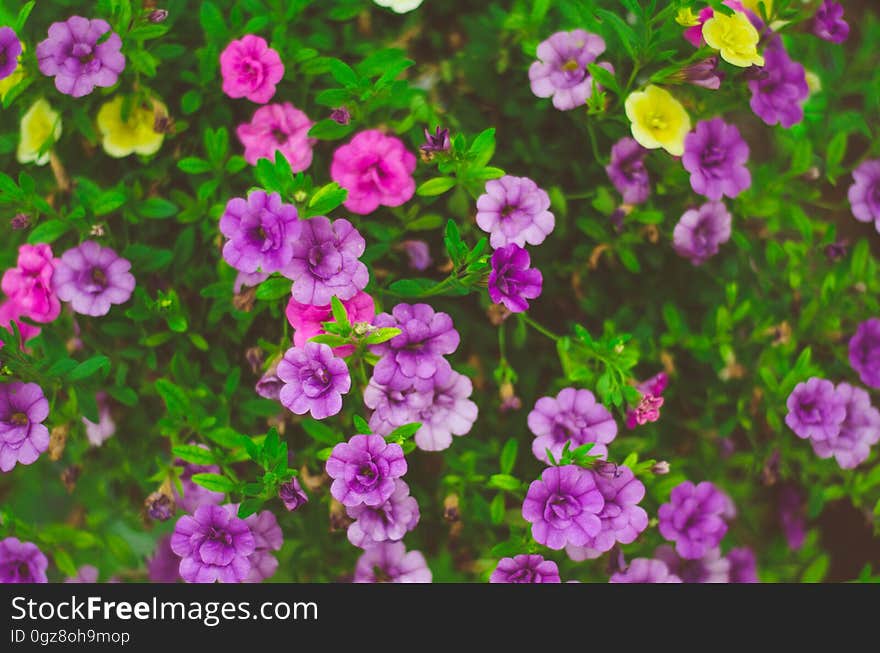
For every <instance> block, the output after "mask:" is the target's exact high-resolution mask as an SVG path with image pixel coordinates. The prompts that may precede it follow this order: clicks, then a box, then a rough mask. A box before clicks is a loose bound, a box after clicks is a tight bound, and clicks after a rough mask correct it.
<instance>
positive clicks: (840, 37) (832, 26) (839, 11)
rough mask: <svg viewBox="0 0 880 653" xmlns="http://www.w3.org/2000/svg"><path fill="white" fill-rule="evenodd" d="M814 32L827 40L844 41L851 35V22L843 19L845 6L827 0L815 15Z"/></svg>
mask: <svg viewBox="0 0 880 653" xmlns="http://www.w3.org/2000/svg"><path fill="white" fill-rule="evenodd" d="M813 34H815V35H816V36H818V37H819V38H820V39H824V40H825V41H831V42H832V43H843V42H844V41H846V37H847V36H849V23H847V22H846V21H845V20H844V19H843V6H842V5H841V4H840V3H839V2H833V0H825V2H823V3H822V6H821V7H819V8H818V9H817V10H816V15H815V16H813Z"/></svg>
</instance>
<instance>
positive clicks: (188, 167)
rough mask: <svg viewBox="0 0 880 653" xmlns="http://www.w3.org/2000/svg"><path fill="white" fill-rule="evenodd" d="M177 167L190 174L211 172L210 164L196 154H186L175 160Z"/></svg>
mask: <svg viewBox="0 0 880 653" xmlns="http://www.w3.org/2000/svg"><path fill="white" fill-rule="evenodd" d="M177 167H178V168H180V169H181V170H183V171H184V172H185V173H187V174H190V175H197V174H200V173H203V172H211V170H212V168H211V164H210V163H208V162H207V161H205V160H204V159H200V158H199V157H197V156H188V157H186V158H185V159H181V160H180V161H178V162H177Z"/></svg>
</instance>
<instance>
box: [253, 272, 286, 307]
mask: <svg viewBox="0 0 880 653" xmlns="http://www.w3.org/2000/svg"><path fill="white" fill-rule="evenodd" d="M290 287H291V281H290V279H285V278H284V277H269V278H268V279H266V280H265V281H264V282H263V283H261V284H260V285H259V286H257V292H256V297H257V299H261V300H264V301H269V302H271V301H275V300H278V299H281V298H282V297H287V296H288V295H289V294H290Z"/></svg>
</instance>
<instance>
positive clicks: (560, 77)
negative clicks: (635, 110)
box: [529, 29, 614, 111]
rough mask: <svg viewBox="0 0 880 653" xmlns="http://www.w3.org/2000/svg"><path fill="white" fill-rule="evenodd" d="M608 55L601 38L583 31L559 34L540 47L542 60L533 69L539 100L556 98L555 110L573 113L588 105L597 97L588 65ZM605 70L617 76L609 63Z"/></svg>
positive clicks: (530, 71)
mask: <svg viewBox="0 0 880 653" xmlns="http://www.w3.org/2000/svg"><path fill="white" fill-rule="evenodd" d="M603 52H605V41H604V39H603V38H602V37H601V36H598V35H596V34H590V33H589V32H587V31H585V30H582V29H575V30H572V31H570V32H556V33H555V34H553V35H552V36H551V37H550V38H548V39H547V40H546V41H543V42H542V43H541V44H539V45H538V52H537V54H538V60H537V61H535V62H534V63H532V65H531V66H529V81H530V82H531V86H532V93H534V94H535V95H536V96H538V97H541V98H545V97H552V98H553V106H554V107H556V108H557V109H559V110H560V111H569V110H570V109H574V108H577V107H580V106H583V105H585V104H586V103H587V100H588V99H589V98H590V96H591V95H592V94H593V77H592V75H590V71H589V70H588V69H587V64H591V63H593V62H595V61H596V58H597V57H598V56H599V55H600V54H602V53H603ZM599 65H600V66H601V67H602V68H605V69H606V70H608V71H610V72H612V73H613V72H614V68H613V67H612V66H611V65H610V64H608V63H604V62H603V63H600V64H599Z"/></svg>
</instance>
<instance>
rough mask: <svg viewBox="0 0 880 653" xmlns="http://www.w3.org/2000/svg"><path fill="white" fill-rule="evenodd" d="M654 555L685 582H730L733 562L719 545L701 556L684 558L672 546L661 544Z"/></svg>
mask: <svg viewBox="0 0 880 653" xmlns="http://www.w3.org/2000/svg"><path fill="white" fill-rule="evenodd" d="M654 557H655V558H657V559H658V560H662V561H663V562H665V563H666V566H667V567H668V568H669V571H670V572H671V573H673V574H675V575H676V576H678V577H679V578H680V579H681V582H683V583H702V584H706V583H712V584H714V583H729V582H730V567H731V562H730V560H728V559H727V558H725V557H723V556H722V555H721V549H719V548H718V547H715V548H712V549H709V550H708V551H706V552H705V553H704V554H703V555H702V556H700V557H699V558H682V557H681V556H679V555H678V554H677V553H676V552H675V550H674V549H673V548H672V547H671V546H667V545H664V546H660V547H657V550H656V551H654Z"/></svg>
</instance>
